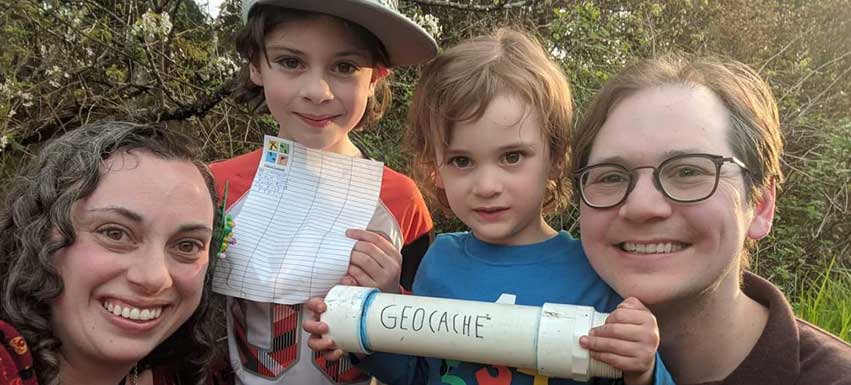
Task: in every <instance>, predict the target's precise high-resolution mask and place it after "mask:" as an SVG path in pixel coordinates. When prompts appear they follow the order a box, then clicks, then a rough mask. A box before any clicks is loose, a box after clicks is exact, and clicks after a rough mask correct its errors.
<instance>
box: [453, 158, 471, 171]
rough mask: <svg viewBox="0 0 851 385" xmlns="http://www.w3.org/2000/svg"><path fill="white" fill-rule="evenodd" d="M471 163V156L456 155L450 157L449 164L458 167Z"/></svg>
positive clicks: (465, 166)
mask: <svg viewBox="0 0 851 385" xmlns="http://www.w3.org/2000/svg"><path fill="white" fill-rule="evenodd" d="M470 163H471V161H470V158H468V157H466V156H455V157H452V158H451V159H449V164H451V165H453V166H455V167H456V168H467V167H470Z"/></svg>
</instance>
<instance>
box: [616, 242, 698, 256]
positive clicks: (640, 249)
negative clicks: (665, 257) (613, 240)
mask: <svg viewBox="0 0 851 385" xmlns="http://www.w3.org/2000/svg"><path fill="white" fill-rule="evenodd" d="M684 247H685V244H682V243H679V242H665V243H632V242H624V243H622V244H621V248H622V249H623V250H624V251H627V252H630V253H638V254H659V253H672V252H675V251H679V250H682V249H683V248H684Z"/></svg>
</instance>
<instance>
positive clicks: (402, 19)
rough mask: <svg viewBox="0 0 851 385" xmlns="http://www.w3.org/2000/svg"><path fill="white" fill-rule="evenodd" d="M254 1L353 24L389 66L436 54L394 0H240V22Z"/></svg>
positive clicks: (427, 37)
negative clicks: (379, 47)
mask: <svg viewBox="0 0 851 385" xmlns="http://www.w3.org/2000/svg"><path fill="white" fill-rule="evenodd" d="M255 4H270V5H277V6H280V7H284V8H292V9H299V10H303V11H311V12H318V13H324V14H327V15H332V16H336V17H339V18H341V19H343V20H347V21H350V22H353V23H356V24H358V25H360V26H362V27H364V28H366V29H367V30H368V31H369V32H371V33H372V34H373V35H375V37H377V38H378V40H380V41H381V43H382V44H383V45H384V48H385V49H386V50H387V55H388V56H389V57H390V63H388V64H389V65H390V66H391V67H395V66H405V65H412V64H418V63H422V62H424V61H426V60H428V59H431V58H432V57H433V56H434V55H436V54H437V43H436V42H435V41H434V38H433V37H432V36H431V35H430V34H429V33H428V32H426V30H424V29H423V28H422V27H420V26H419V25H418V24H417V23H414V22H413V21H412V20H411V19H408V18H407V17H406V16H405V15H403V14H401V13H400V12H399V7H398V3H397V0H243V1H242V21H243V23H244V22H246V21H247V20H248V13H249V11H251V8H252V7H254V5H255Z"/></svg>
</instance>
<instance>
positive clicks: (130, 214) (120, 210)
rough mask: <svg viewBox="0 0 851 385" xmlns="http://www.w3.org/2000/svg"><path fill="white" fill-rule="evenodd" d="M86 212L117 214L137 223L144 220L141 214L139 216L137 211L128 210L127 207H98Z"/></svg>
mask: <svg viewBox="0 0 851 385" xmlns="http://www.w3.org/2000/svg"><path fill="white" fill-rule="evenodd" d="M86 212H91V213H100V212H112V213H116V214H118V215H121V216H122V217H125V218H127V219H129V220H131V221H133V222H137V223H141V222H142V219H143V218H142V215H141V214H139V213H137V212H135V211H132V210H130V209H127V208H125V207H121V206H106V207H96V208H92V209H88V210H86Z"/></svg>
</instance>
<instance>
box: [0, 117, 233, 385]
mask: <svg viewBox="0 0 851 385" xmlns="http://www.w3.org/2000/svg"><path fill="white" fill-rule="evenodd" d="M189 143H190V141H189V140H188V139H187V138H186V137H183V136H181V135H178V134H175V133H173V132H169V131H167V130H164V129H161V128H157V127H152V126H147V125H137V124H131V123H117V122H109V123H100V124H93V125H88V126H84V127H81V128H79V129H76V130H74V131H71V132H69V133H67V134H65V135H63V136H62V137H60V138H58V139H56V140H54V141H52V142H51V143H49V144H48V145H46V146H45V147H44V148H43V149H42V150H41V152H40V154H39V155H38V156H37V157H36V158H34V159H33V160H32V161H31V162H30V163H29V165H28V167H26V168H25V169H24V170H21V171H20V173H19V175H18V176H17V177H16V178H15V180H14V182H13V185H12V187H11V189H10V191H9V192H8V193H7V196H6V202H5V205H4V206H3V207H2V208H0V285H2V286H0V288H2V292H0V295H2V306H0V334H2V335H0V339H2V340H3V342H4V344H3V345H4V348H5V349H0V385H5V384H35V383H41V384H46V385H57V384H63V385H68V384H108V385H115V384H128V385H131V384H132V385H136V384H204V383H208V384H211V383H217V382H219V381H218V380H219V379H217V378H213V376H210V375H208V373H210V369H209V365H210V363H211V362H221V361H219V360H217V356H218V350H217V349H216V348H215V341H216V340H215V338H216V332H217V331H219V330H221V331H223V330H224V328H223V325H221V322H220V320H219V319H216V318H217V317H218V318H221V317H220V315H221V314H222V313H223V312H222V311H220V310H218V308H217V306H216V305H217V304H218V301H217V300H215V301H214V298H213V297H212V294H211V293H212V292H211V291H210V287H209V286H210V280H209V279H208V278H209V275H210V272H212V271H213V264H214V262H215V259H216V258H214V256H215V255H216V254H217V251H218V248H219V245H218V244H217V242H215V241H213V238H214V232H215V228H216V226H214V223H217V222H216V220H215V219H216V217H217V215H216V212H217V210H216V209H215V206H216V204H215V203H216V193H215V190H214V189H213V180H212V177H211V175H210V172H209V171H208V170H207V168H206V167H205V166H204V164H203V163H201V162H199V161H197V160H196V159H195V157H194V156H193V152H192V150H191V148H190V147H189ZM4 321H5V322H4Z"/></svg>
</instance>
